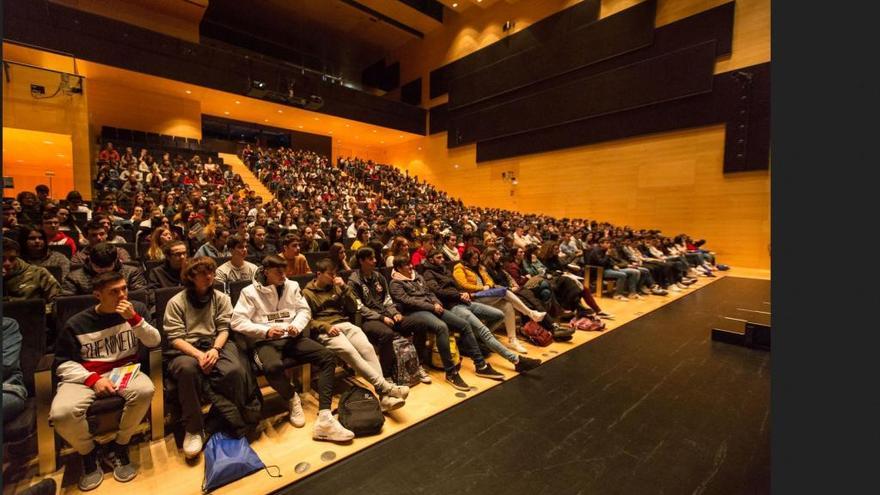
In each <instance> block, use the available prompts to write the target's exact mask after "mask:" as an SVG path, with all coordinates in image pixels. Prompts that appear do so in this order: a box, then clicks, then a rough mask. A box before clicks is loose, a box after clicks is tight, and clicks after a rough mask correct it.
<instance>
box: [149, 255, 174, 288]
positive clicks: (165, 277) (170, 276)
mask: <svg viewBox="0 0 880 495" xmlns="http://www.w3.org/2000/svg"><path fill="white" fill-rule="evenodd" d="M149 283H150V288H152V289H162V288H165V287H179V286H180V285H182V284H181V283H180V270H175V269H173V268H171V265H170V264H169V263H168V261H165V263H164V264H163V265H160V266H157V267H156V268H153V270H152V271H151V272H150V274H149Z"/></svg>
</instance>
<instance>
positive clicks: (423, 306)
mask: <svg viewBox="0 0 880 495" xmlns="http://www.w3.org/2000/svg"><path fill="white" fill-rule="evenodd" d="M413 275H414V278H413V280H399V279H393V280H391V289H390V291H391V299H393V300H394V302H395V303H396V304H397V307H398V309H399V310H400V312H401V313H404V314H409V313H414V312H416V311H432V312H433V311H434V305H435V304H440V305H443V303H442V302H440V299H437V296H436V295H434V293H433V292H431V290H430V289H428V284H427V283H426V282H425V279H424V278H423V277H422V276H421V275H419V274H418V273H413Z"/></svg>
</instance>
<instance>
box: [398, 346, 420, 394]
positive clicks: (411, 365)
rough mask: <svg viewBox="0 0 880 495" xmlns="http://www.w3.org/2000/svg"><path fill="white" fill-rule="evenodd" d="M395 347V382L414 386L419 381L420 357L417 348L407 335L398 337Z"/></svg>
mask: <svg viewBox="0 0 880 495" xmlns="http://www.w3.org/2000/svg"><path fill="white" fill-rule="evenodd" d="M391 346H392V347H393V348H394V383H396V384H398V385H406V386H409V387H412V386H413V385H415V384H417V383H421V382H420V381H419V357H418V354H417V353H416V348H415V346H414V345H413V344H412V342H410V341H409V339H407V338H406V337H397V338H395V339H394V341H393V342H392V343H391Z"/></svg>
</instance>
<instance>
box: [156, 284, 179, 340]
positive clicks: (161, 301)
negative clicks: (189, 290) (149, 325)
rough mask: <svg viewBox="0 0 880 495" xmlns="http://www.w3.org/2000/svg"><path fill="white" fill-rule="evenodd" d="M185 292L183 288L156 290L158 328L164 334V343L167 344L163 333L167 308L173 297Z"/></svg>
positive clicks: (163, 335)
mask: <svg viewBox="0 0 880 495" xmlns="http://www.w3.org/2000/svg"><path fill="white" fill-rule="evenodd" d="M182 290H183V287H164V288H161V289H156V290H155V292H154V294H155V296H156V328H158V329H159V331H160V332H162V342H163V343H164V342H165V332H164V331H163V324H164V322H165V307H166V306H168V301H170V300H171V298H172V297H174V296H176V295H177V294H178V293H179V292H180V291H182Z"/></svg>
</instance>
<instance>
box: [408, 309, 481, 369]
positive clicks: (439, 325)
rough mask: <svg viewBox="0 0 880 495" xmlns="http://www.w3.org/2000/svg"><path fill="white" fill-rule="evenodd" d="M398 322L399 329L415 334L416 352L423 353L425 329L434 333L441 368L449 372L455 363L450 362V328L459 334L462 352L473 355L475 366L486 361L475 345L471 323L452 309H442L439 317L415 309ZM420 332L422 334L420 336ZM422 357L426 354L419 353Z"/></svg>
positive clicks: (414, 344)
mask: <svg viewBox="0 0 880 495" xmlns="http://www.w3.org/2000/svg"><path fill="white" fill-rule="evenodd" d="M400 324H401V330H403V331H404V332H407V331H412V332H413V333H414V334H415V337H414V338H413V346H414V347H415V348H416V351H417V352H422V353H424V351H422V350H421V349H424V348H425V343H424V342H425V340H424V332H425V331H427V332H431V333H433V334H434V335H436V342H437V352H439V353H440V359H441V361H443V369H444V370H445V371H446V372H447V373H451V372H453V371H454V370H455V365H454V364H453V363H452V353H451V351H450V350H449V333H450V330H453V331H457V332H459V333H460V334H461V350H462V353H466V354H468V355H470V356H473V360H474V364H475V365H476V366H477V368H481V367H482V366H483V363H485V362H486V360H485V359H483V354H482V353H481V352H480V346H479V345H477V339H476V338H475V337H474V333H473V331H471V325H470V324H469V323H468V322H467V321H465V320H463V319H462V318H460V317H458V316H457V315H456V314H454V313H453V312H452V311H449V310H446V311H443V315H442V316H439V317H438V316H437V315H436V314H435V313H432V312H430V311H415V312H413V313H410V314H408V315H406V317H404V319H403V320H402V321H401V322H400ZM420 329H424V331H420ZM420 334H421V335H422V336H421V337H420ZM420 348H421V349H420ZM423 357H426V356H422V355H420V356H419V359H422V358H423ZM422 362H428V361H422Z"/></svg>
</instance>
